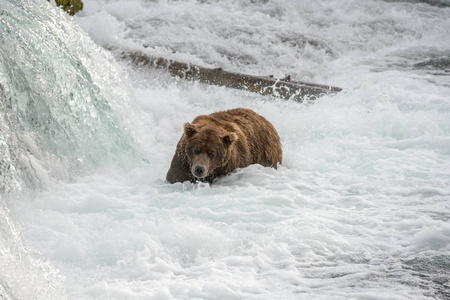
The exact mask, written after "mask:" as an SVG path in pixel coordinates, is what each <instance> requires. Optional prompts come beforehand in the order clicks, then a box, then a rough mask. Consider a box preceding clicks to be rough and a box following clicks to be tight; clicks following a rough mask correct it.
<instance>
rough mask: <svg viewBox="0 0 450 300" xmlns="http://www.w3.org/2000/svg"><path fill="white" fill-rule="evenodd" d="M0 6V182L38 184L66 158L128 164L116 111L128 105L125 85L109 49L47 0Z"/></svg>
mask: <svg viewBox="0 0 450 300" xmlns="http://www.w3.org/2000/svg"><path fill="white" fill-rule="evenodd" d="M0 9H1V11H0V41H1V43H0V97H1V102H0V105H1V106H0V109H1V112H2V115H1V119H0V126H1V127H0V129H1V135H0V145H1V146H0V151H1V153H2V157H3V159H2V163H1V165H0V166H1V167H0V170H1V171H2V173H1V174H2V177H3V178H4V180H3V181H2V185H1V186H0V188H1V189H2V190H10V189H12V188H17V187H18V186H22V185H24V184H30V183H31V184H34V185H35V184H37V183H38V182H39V181H42V180H43V179H44V178H45V177H46V176H48V174H45V173H46V172H48V171H50V172H53V173H55V172H60V173H65V172H67V170H66V168H67V165H70V166H72V167H74V166H75V167H76V166H77V165H78V168H79V166H80V165H83V166H84V167H87V168H90V167H92V166H102V165H105V163H107V162H112V161H115V162H117V163H118V165H121V164H122V165H124V164H127V163H130V162H131V160H132V159H133V158H132V157H133V155H129V154H130V153H132V152H133V150H132V146H131V144H130V140H129V138H128V137H127V135H126V134H124V132H123V129H122V128H121V126H120V125H119V124H118V119H117V117H116V116H115V115H114V113H113V110H114V109H117V108H118V106H120V107H121V109H123V108H124V107H126V106H127V101H128V99H127V94H126V89H127V87H126V85H125V84H123V81H122V79H121V78H120V76H121V75H120V73H119V70H118V68H117V66H115V65H114V64H113V63H112V60H111V59H110V58H109V57H108V55H107V54H105V52H104V51H102V50H100V49H99V48H98V47H97V46H95V45H94V44H93V43H92V42H91V41H90V40H89V39H88V38H86V36H85V35H83V34H80V30H79V29H78V27H77V26H76V25H75V24H74V23H73V22H71V21H66V22H60V20H61V19H63V20H64V19H66V17H65V16H61V14H62V13H61V12H59V11H57V10H56V9H50V5H49V4H48V3H45V1H37V2H35V1H22V0H21V1H15V0H11V1H7V0H2V1H1V5H0ZM121 89H125V92H122V91H121ZM111 103H115V104H117V106H116V107H111V106H112V105H111ZM63 162H64V163H65V164H67V165H66V166H65V167H63V166H61V168H55V164H57V163H61V164H62V165H63V164H64V163H63ZM49 165H52V168H49V167H48V166H49ZM73 171H74V170H72V172H73ZM50 175H52V176H55V175H57V176H63V174H50Z"/></svg>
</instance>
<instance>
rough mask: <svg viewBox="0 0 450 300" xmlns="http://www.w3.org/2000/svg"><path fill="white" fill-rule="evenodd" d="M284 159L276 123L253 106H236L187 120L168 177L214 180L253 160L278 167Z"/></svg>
mask: <svg viewBox="0 0 450 300" xmlns="http://www.w3.org/2000/svg"><path fill="white" fill-rule="evenodd" d="M281 160H282V150H281V142H280V137H279V136H278V133H277V131H276V130H275V128H274V127H273V125H272V124H271V123H270V122H269V121H267V120H266V119H265V118H264V117H262V116H260V115H258V114H257V113H255V112H254V111H252V110H249V109H245V108H236V109H231V110H227V111H220V112H215V113H213V114H210V115H201V116H198V117H196V118H195V119H194V121H192V123H185V124H184V133H183V135H182V136H181V139H180V141H179V142H178V144H177V149H176V152H175V155H174V157H173V159H172V164H171V165H170V169H169V171H168V172H167V176H166V180H167V181H168V182H170V183H175V182H184V181H187V180H190V181H191V182H196V181H204V182H212V181H213V180H214V179H215V178H216V177H218V176H223V175H225V174H228V173H230V172H232V171H234V170H235V169H237V168H244V167H247V166H249V165H251V164H261V165H263V166H265V167H273V168H275V169H276V168H277V164H278V163H279V164H281Z"/></svg>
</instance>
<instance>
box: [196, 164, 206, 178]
mask: <svg viewBox="0 0 450 300" xmlns="http://www.w3.org/2000/svg"><path fill="white" fill-rule="evenodd" d="M194 172H195V174H194V175H195V176H197V177H202V176H203V173H205V168H204V167H202V166H195V169H194Z"/></svg>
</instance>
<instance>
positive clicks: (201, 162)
mask: <svg viewBox="0 0 450 300" xmlns="http://www.w3.org/2000/svg"><path fill="white" fill-rule="evenodd" d="M208 171H209V159H208V156H207V155H206V154H203V153H202V154H199V155H198V156H197V157H196V158H195V159H194V161H193V162H192V167H191V173H192V175H194V176H195V177H196V178H198V179H202V178H205V177H206V176H208Z"/></svg>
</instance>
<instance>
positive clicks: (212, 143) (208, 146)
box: [184, 123, 238, 180]
mask: <svg viewBox="0 0 450 300" xmlns="http://www.w3.org/2000/svg"><path fill="white" fill-rule="evenodd" d="M227 129H228V130H227ZM227 129H225V128H223V127H221V126H216V125H214V124H208V123H207V124H201V123H200V124H194V123H186V124H184V135H185V144H184V151H185V156H186V158H187V161H188V164H189V169H190V172H191V173H192V175H193V176H194V177H195V178H196V179H199V180H207V179H208V178H213V177H214V171H215V170H217V169H218V168H221V167H223V166H225V165H226V164H227V162H228V160H229V158H230V156H231V155H230V152H231V148H232V146H233V144H234V143H235V142H236V141H237V140H238V135H237V134H236V133H235V132H234V131H230V130H229V129H231V128H227Z"/></svg>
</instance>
